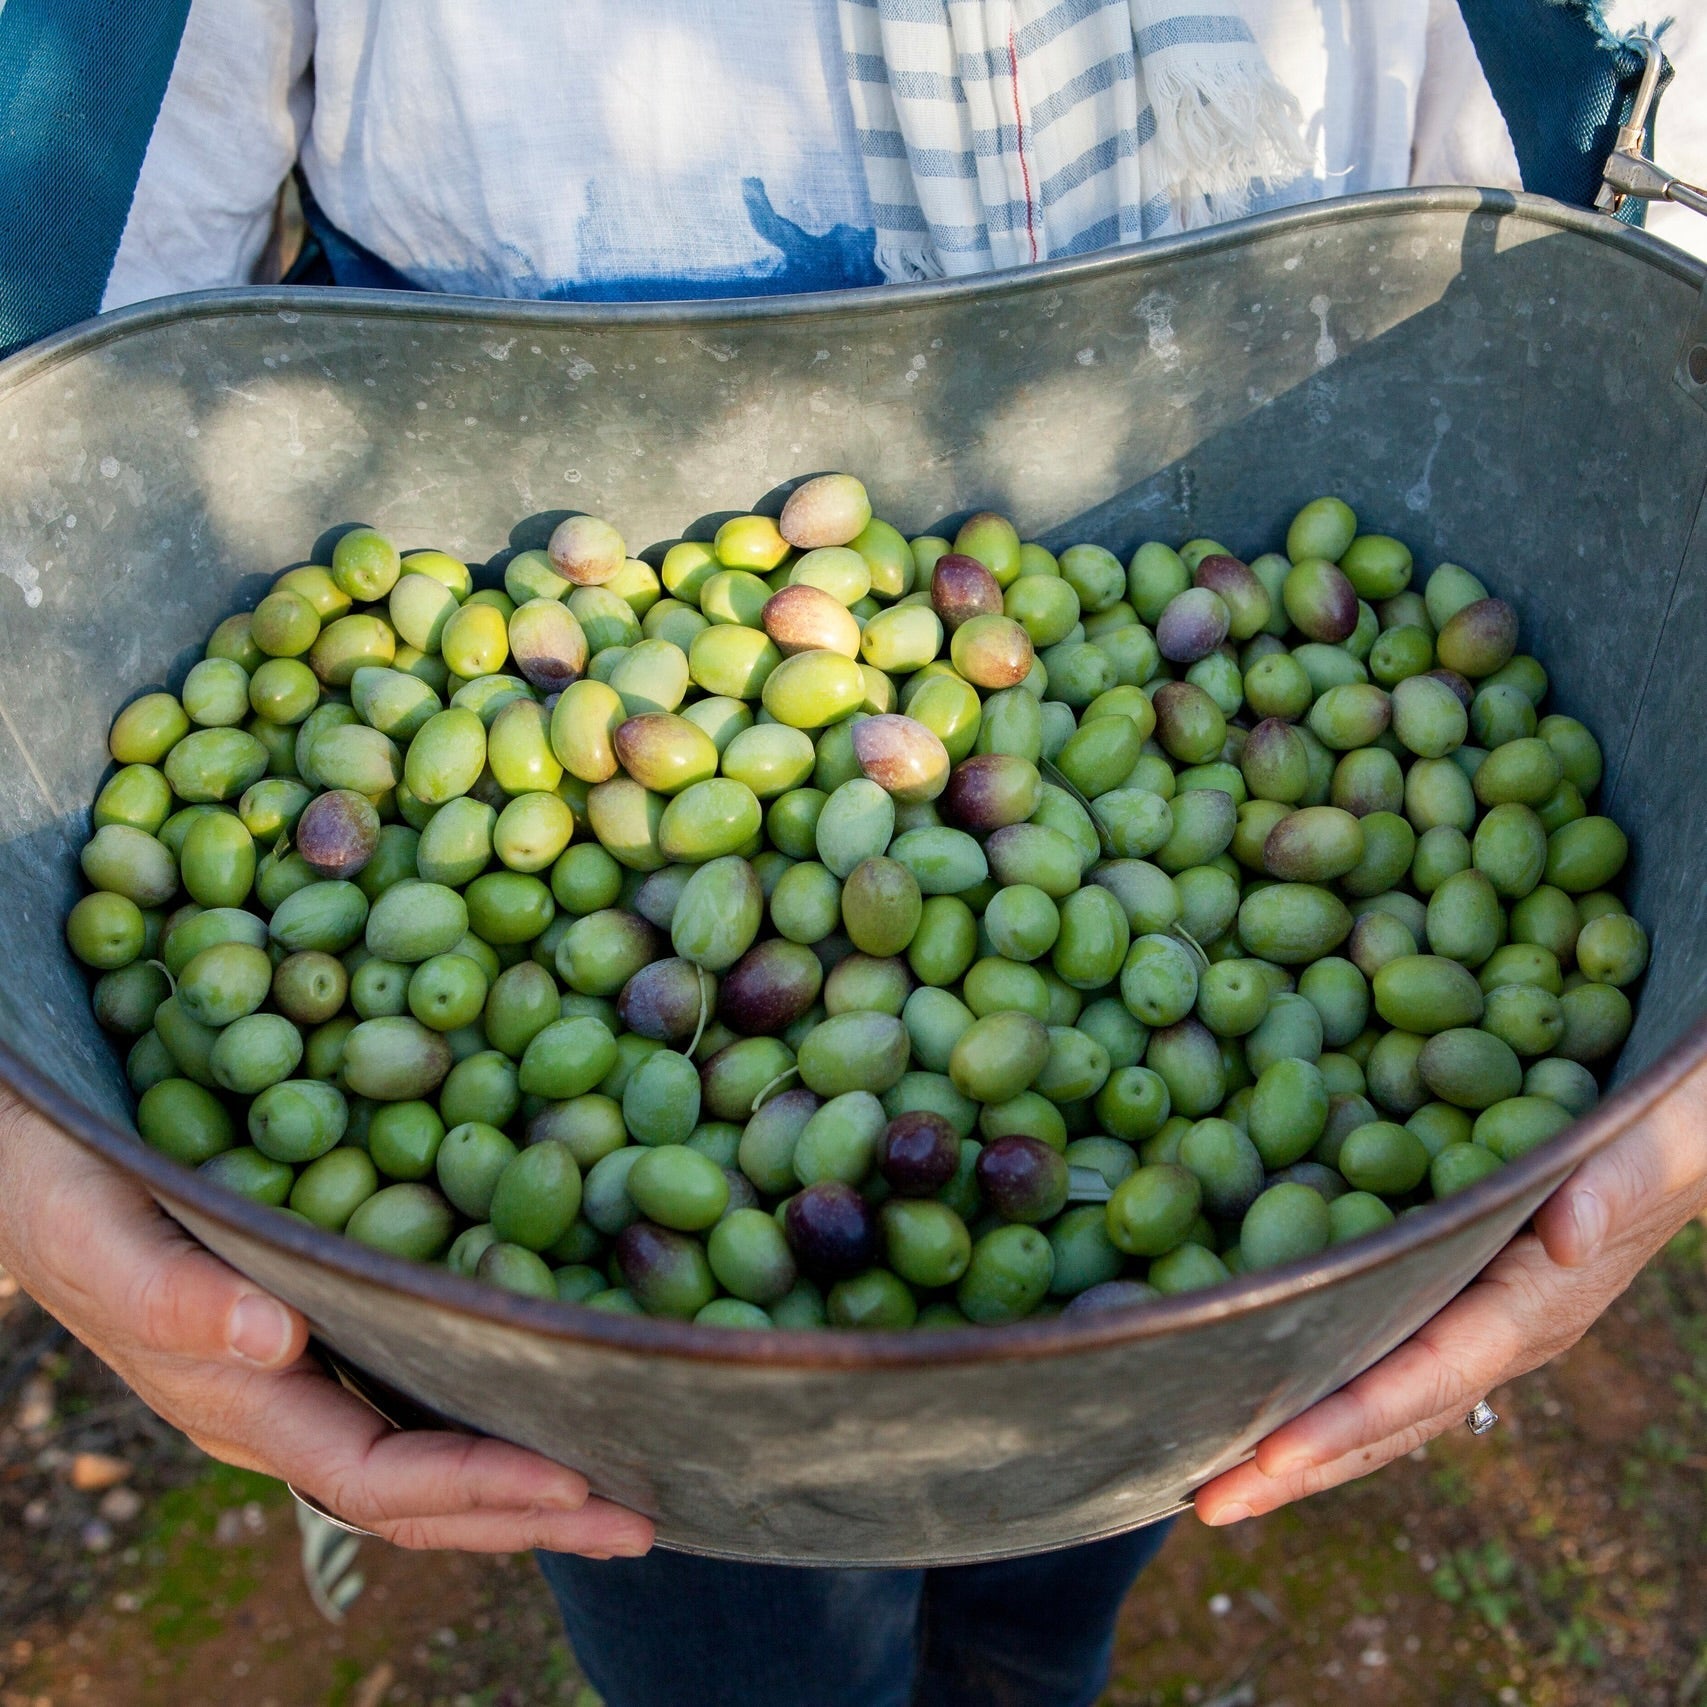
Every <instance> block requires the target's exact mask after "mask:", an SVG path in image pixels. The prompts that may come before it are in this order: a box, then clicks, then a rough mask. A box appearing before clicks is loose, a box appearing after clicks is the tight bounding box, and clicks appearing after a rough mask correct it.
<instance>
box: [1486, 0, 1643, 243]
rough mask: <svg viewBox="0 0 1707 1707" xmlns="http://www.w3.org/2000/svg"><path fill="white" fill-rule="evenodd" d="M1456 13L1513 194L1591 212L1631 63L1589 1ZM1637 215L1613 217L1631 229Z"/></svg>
mask: <svg viewBox="0 0 1707 1707" xmlns="http://www.w3.org/2000/svg"><path fill="white" fill-rule="evenodd" d="M1458 9H1459V11H1461V12H1462V13H1463V15H1464V23H1465V26H1466V28H1467V29H1468V30H1469V32H1470V40H1471V42H1472V43H1473V44H1474V46H1475V49H1476V57H1477V58H1478V59H1479V60H1480V61H1481V63H1482V73H1483V75H1484V76H1485V77H1486V78H1487V80H1488V87H1489V88H1490V89H1492V91H1493V95H1494V99H1495V101H1497V102H1498V103H1499V109H1500V111H1501V113H1503V114H1504V115H1505V122H1506V129H1507V130H1508V131H1510V132H1511V142H1512V148H1513V149H1514V151H1515V152H1516V154H1517V165H1518V171H1519V172H1520V173H1521V174H1522V178H1523V187H1524V188H1525V189H1526V190H1533V191H1535V192H1536V193H1537V194H1539V195H1544V196H1552V197H1553V198H1554V199H1555V200H1557V201H1562V202H1571V203H1574V204H1575V205H1576V206H1578V207H1592V206H1593V205H1594V198H1595V195H1596V193H1597V192H1598V190H1599V189H1600V173H1601V167H1602V166H1603V165H1604V164H1605V162H1606V157H1607V155H1609V154H1610V153H1611V152H1612V146H1613V143H1614V141H1615V140H1616V139H1617V135H1618V127H1619V125H1621V124H1623V123H1624V122H1625V120H1626V119H1627V118H1628V117H1629V114H1630V107H1631V103H1632V101H1633V100H1634V98H1635V94H1636V85H1637V84H1638V83H1639V82H1640V81H1641V77H1642V56H1641V54H1639V53H1637V52H1636V51H1635V50H1634V49H1633V48H1630V47H1628V46H1626V45H1625V44H1624V42H1623V41H1621V40H1620V39H1619V38H1618V37H1616V36H1614V35H1613V34H1612V33H1611V32H1610V31H1609V30H1608V28H1607V26H1606V23H1605V20H1604V19H1603V18H1602V17H1601V13H1600V7H1599V6H1598V5H1597V4H1595V3H1594V0H1526V3H1520V0H1458ZM1643 208H1644V204H1643V203H1641V202H1638V201H1636V200H1634V199H1632V200H1630V201H1627V202H1626V203H1625V204H1624V210H1623V211H1622V212H1621V213H1620V214H1619V216H1618V217H1619V218H1620V219H1623V220H1625V221H1626V222H1627V223H1628V224H1632V225H1640V224H1641V223H1642V213H1643Z"/></svg>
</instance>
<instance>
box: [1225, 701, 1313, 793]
mask: <svg viewBox="0 0 1707 1707" xmlns="http://www.w3.org/2000/svg"><path fill="white" fill-rule="evenodd" d="M1239 768H1240V770H1241V771H1242V772H1243V773H1244V778H1245V786H1246V787H1247V788H1248V789H1249V790H1250V792H1251V794H1252V796H1253V797H1254V798H1255V799H1257V800H1278V801H1281V802H1282V803H1284V804H1285V805H1288V806H1291V805H1294V804H1296V803H1297V802H1298V801H1300V800H1302V799H1303V798H1304V795H1305V793H1306V791H1307V790H1308V789H1309V786H1310V750H1309V748H1308V747H1306V746H1305V745H1304V737H1303V736H1302V735H1300V734H1299V733H1298V731H1297V730H1296V729H1294V728H1293V727H1292V725H1291V724H1290V723H1283V722H1282V721H1281V720H1280V719H1279V718H1278V717H1265V718H1264V719H1263V720H1262V722H1260V723H1259V724H1258V725H1257V726H1256V728H1254V729H1253V730H1252V731H1251V732H1250V734H1249V735H1247V736H1246V737H1245V750H1244V752H1243V753H1242V754H1240V756H1239Z"/></svg>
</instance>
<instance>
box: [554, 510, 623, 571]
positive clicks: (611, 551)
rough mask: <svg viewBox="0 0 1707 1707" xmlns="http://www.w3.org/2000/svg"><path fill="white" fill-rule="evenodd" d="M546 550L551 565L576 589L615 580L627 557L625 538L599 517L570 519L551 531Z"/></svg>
mask: <svg viewBox="0 0 1707 1707" xmlns="http://www.w3.org/2000/svg"><path fill="white" fill-rule="evenodd" d="M546 551H547V552H548V553H549V554H550V557H551V566H552V568H553V569H555V570H556V571H557V573H558V574H559V575H561V576H562V577H563V579H564V580H565V581H572V582H574V584H575V585H576V586H577V587H596V586H600V585H602V584H603V583H604V582H606V581H610V580H613V579H615V577H616V575H617V574H618V573H619V572H620V571H621V569H622V566H623V563H624V562H625V561H626V560H627V557H628V547H627V546H625V545H624V544H623V542H622V535H621V534H619V533H618V532H617V531H616V529H615V528H613V527H612V526H611V525H610V523H609V522H605V521H600V520H599V518H598V517H597V516H567V517H565V518H564V520H562V521H560V522H559V523H558V524H557V526H556V527H555V528H554V529H553V530H552V533H551V540H550V543H549V544H548V545H547V546H546Z"/></svg>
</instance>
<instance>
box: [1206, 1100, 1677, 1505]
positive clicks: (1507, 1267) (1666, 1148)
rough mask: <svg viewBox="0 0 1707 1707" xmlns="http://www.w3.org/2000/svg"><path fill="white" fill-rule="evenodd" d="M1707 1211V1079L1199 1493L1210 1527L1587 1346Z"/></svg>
mask: <svg viewBox="0 0 1707 1707" xmlns="http://www.w3.org/2000/svg"><path fill="white" fill-rule="evenodd" d="M1704 1209H1707V1076H1703V1075H1701V1074H1697V1075H1696V1077H1695V1078H1693V1079H1691V1080H1688V1081H1686V1082H1685V1083H1684V1084H1683V1085H1681V1086H1679V1087H1678V1089H1677V1091H1676V1092H1675V1093H1674V1094H1673V1095H1672V1096H1670V1097H1669V1098H1667V1100H1666V1101H1665V1103H1664V1104H1662V1105H1661V1106H1660V1107H1658V1108H1656V1109H1654V1110H1652V1111H1651V1112H1650V1113H1649V1114H1648V1115H1647V1116H1646V1117H1645V1118H1644V1119H1643V1120H1642V1121H1641V1122H1640V1124H1638V1125H1637V1126H1635V1127H1634V1128H1632V1129H1631V1130H1630V1131H1628V1132H1626V1133H1625V1134H1624V1135H1623V1136H1622V1137H1620V1138H1618V1139H1616V1140H1614V1141H1613V1142H1612V1143H1611V1144H1609V1145H1607V1147H1606V1148H1605V1149H1604V1150H1601V1151H1600V1152H1599V1153H1598V1154H1596V1155H1594V1156H1591V1157H1590V1158H1589V1160H1588V1161H1586V1162H1584V1163H1583V1165H1582V1166H1581V1167H1580V1168H1578V1169H1577V1171H1576V1172H1575V1173H1574V1174H1572V1175H1571V1177H1570V1178H1569V1179H1568V1180H1567V1181H1566V1182H1565V1183H1564V1184H1563V1185H1562V1186H1561V1187H1560V1188H1559V1190H1558V1191H1556V1192H1555V1193H1554V1194H1553V1196H1552V1197H1550V1198H1549V1199H1548V1200H1547V1202H1546V1203H1544V1204H1543V1205H1542V1206H1541V1208H1540V1209H1539V1210H1538V1211H1537V1212H1536V1215H1535V1221H1534V1227H1533V1231H1529V1232H1525V1233H1522V1234H1520V1235H1519V1236H1518V1237H1517V1238H1516V1239H1514V1240H1513V1241H1512V1242H1511V1244H1509V1245H1508V1246H1507V1247H1506V1248H1505V1250H1503V1251H1502V1252H1501V1253H1500V1254H1499V1256H1498V1257H1496V1258H1495V1259H1494V1261H1493V1262H1492V1263H1491V1264H1490V1265H1489V1266H1488V1267H1487V1268H1486V1269H1485V1270H1484V1271H1483V1272H1482V1274H1481V1275H1480V1277H1479V1278H1478V1279H1477V1280H1476V1281H1475V1282H1474V1283H1473V1284H1472V1285H1471V1286H1469V1287H1468V1288H1467V1289H1466V1290H1465V1291H1463V1292H1461V1293H1460V1294H1459V1295H1458V1297H1457V1298H1455V1299H1454V1300H1453V1301H1452V1303H1450V1304H1449V1305H1447V1307H1446V1308H1445V1309H1444V1310H1442V1311H1441V1312H1440V1314H1439V1315H1437V1316H1435V1317H1434V1318H1433V1319H1432V1320H1431V1321H1429V1322H1428V1323H1426V1324H1425V1325H1424V1326H1423V1327H1422V1328H1420V1329H1419V1330H1418V1331H1417V1332H1416V1334H1414V1335H1413V1336H1412V1337H1411V1338H1410V1339H1408V1340H1406V1341H1405V1343H1404V1344H1403V1345H1401V1346H1399V1347H1398V1348H1397V1349H1396V1350H1394V1351H1392V1352H1391V1353H1389V1354H1388V1355H1387V1356H1386V1357H1384V1358H1383V1359H1382V1360H1381V1361H1380V1362H1379V1363H1377V1364H1376V1365H1375V1366H1374V1367H1373V1368H1372V1369H1370V1370H1368V1371H1366V1372H1365V1373H1364V1374H1362V1375H1360V1376H1359V1377H1358V1378H1357V1379H1356V1380H1355V1381H1353V1382H1352V1383H1351V1384H1350V1385H1349V1386H1346V1387H1342V1388H1341V1389H1340V1390H1339V1391H1338V1392H1337V1393H1333V1394H1330V1395H1329V1396H1328V1397H1327V1398H1326V1399H1323V1400H1322V1401H1321V1403H1320V1404H1317V1405H1314V1406H1312V1407H1311V1409H1309V1410H1307V1411H1305V1412H1304V1414H1303V1415H1302V1416H1300V1417H1297V1418H1295V1419H1294V1420H1293V1421H1292V1422H1289V1423H1287V1424H1286V1425H1285V1427H1283V1428H1280V1429H1278V1430H1276V1432H1275V1433H1273V1434H1271V1435H1270V1436H1269V1437H1268V1438H1267V1439H1266V1440H1264V1441H1263V1442H1262V1444H1261V1445H1259V1446H1258V1447H1257V1450H1256V1457H1255V1458H1254V1459H1252V1460H1251V1461H1250V1462H1248V1463H1245V1464H1240V1465H1238V1466H1237V1467H1236V1468H1234V1469H1232V1470H1228V1471H1227V1472H1226V1473H1225V1474H1223V1475H1220V1476H1217V1477H1216V1478H1215V1479H1214V1480H1213V1481H1212V1482H1206V1483H1205V1484H1204V1485H1203V1486H1202V1487H1201V1488H1199V1489H1198V1490H1197V1494H1196V1499H1195V1503H1196V1506H1197V1515H1198V1516H1199V1517H1201V1518H1202V1519H1203V1521H1204V1522H1205V1523H1210V1524H1227V1523H1237V1522H1239V1521H1240V1520H1241V1519H1243V1518H1247V1517H1258V1516H1261V1515H1262V1514H1263V1513H1265V1512H1270V1511H1273V1510H1275V1509H1276V1508H1277V1507H1279V1506H1283V1505H1286V1504H1288V1503H1290V1502H1291V1501H1292V1500H1295V1499H1300V1498H1302V1497H1303V1496H1304V1495H1306V1494H1314V1493H1319V1492H1320V1491H1321V1490H1322V1489H1324V1488H1331V1487H1335V1486H1337V1485H1338V1484H1339V1483H1341V1482H1349V1481H1351V1480H1352V1479H1353V1478H1354V1477H1357V1476H1364V1475H1367V1474H1368V1473H1369V1472H1370V1471H1371V1470H1377V1469H1379V1468H1380V1467H1381V1466H1382V1465H1383V1464H1386V1463H1389V1462H1390V1461H1391V1460H1393V1459H1395V1458H1398V1457H1401V1456H1403V1455H1404V1454H1405V1453H1407V1452H1412V1451H1414V1450H1415V1449H1416V1448H1417V1447H1418V1446H1420V1445H1421V1444H1422V1443H1423V1442H1424V1441H1426V1440H1432V1439H1433V1438H1434V1436H1435V1435H1437V1434H1441V1433H1444V1432H1445V1431H1446V1430H1447V1429H1449V1428H1462V1427H1463V1426H1464V1418H1465V1416H1466V1415H1467V1414H1468V1412H1469V1411H1470V1410H1471V1409H1472V1408H1473V1407H1474V1406H1475V1404H1476V1401H1477V1400H1478V1399H1482V1398H1485V1397H1486V1396H1487V1395H1488V1394H1489V1393H1490V1392H1492V1391H1493V1389H1494V1388H1496V1387H1498V1386H1500V1385H1501V1384H1502V1383H1504V1382H1507V1381H1510V1380H1513V1379H1515V1378H1516V1377H1517V1376H1519V1375H1524V1374H1527V1373H1528V1372H1529V1371H1530V1370H1531V1369H1538V1368H1539V1367H1540V1366H1541V1365H1542V1364H1543V1363H1546V1362H1548V1361H1549V1360H1550V1359H1551V1358H1554V1357H1557V1356H1558V1355H1559V1353H1560V1352H1562V1351H1565V1350H1567V1349H1569V1348H1570V1347H1571V1346H1573V1345H1575V1344H1576V1343H1577V1341H1578V1340H1579V1339H1581V1338H1582V1336H1583V1334H1584V1333H1585V1332H1586V1331H1587V1330H1588V1328H1589V1327H1590V1325H1591V1324H1592V1323H1593V1322H1594V1321H1595V1319H1596V1318H1597V1317H1598V1316H1599V1315H1600V1314H1601V1313H1602V1311H1604V1310H1605V1309H1606V1308H1607V1307H1608V1306H1609V1305H1610V1304H1611V1303H1612V1301H1613V1300H1614V1299H1615V1298H1617V1297H1618V1295H1619V1294H1620V1293H1621V1292H1623V1291H1624V1289H1625V1288H1626V1287H1627V1286H1628V1285H1629V1284H1630V1283H1631V1281H1633V1280H1634V1279H1635V1278H1636V1276H1637V1274H1638V1273H1639V1272H1640V1271H1641V1269H1642V1267H1643V1265H1644V1264H1645V1263H1646V1262H1647V1261H1648V1259H1649V1258H1650V1257H1652V1256H1653V1255H1654V1253H1655V1252H1656V1251H1658V1250H1659V1249H1660V1248H1661V1246H1663V1245H1664V1244H1665V1243H1666V1241H1667V1240H1668V1239H1670V1238H1671V1237H1672V1235H1673V1234H1675V1233H1676V1232H1677V1231H1678V1230H1679V1229H1680V1228H1682V1227H1684V1226H1685V1225H1687V1224H1688V1222H1689V1221H1690V1220H1691V1219H1692V1218H1693V1217H1694V1216H1697V1215H1699V1214H1701V1213H1702V1211H1703V1210H1704Z"/></svg>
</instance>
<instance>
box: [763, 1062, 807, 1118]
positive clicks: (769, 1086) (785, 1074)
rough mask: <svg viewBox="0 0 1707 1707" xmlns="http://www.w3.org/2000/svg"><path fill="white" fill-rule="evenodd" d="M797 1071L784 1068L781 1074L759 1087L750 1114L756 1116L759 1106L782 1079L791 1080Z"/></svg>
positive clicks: (791, 1068) (792, 1068)
mask: <svg viewBox="0 0 1707 1707" xmlns="http://www.w3.org/2000/svg"><path fill="white" fill-rule="evenodd" d="M799 1071H800V1069H799V1068H798V1067H788V1068H785V1069H784V1070H783V1071H782V1072H780V1073H778V1074H777V1076H776V1077H775V1078H774V1079H772V1080H770V1081H769V1082H768V1083H766V1084H762V1085H760V1086H759V1091H758V1095H757V1096H755V1097H754V1098H753V1108H752V1112H753V1113H754V1114H757V1113H758V1112H759V1104H760V1103H762V1102H763V1101H764V1100H765V1098H766V1097H768V1096H769V1095H770V1094H771V1092H772V1091H774V1090H775V1089H776V1088H777V1086H778V1085H780V1084H781V1083H782V1082H783V1080H784V1079H792V1078H793V1077H794V1076H795V1074H797V1073H798V1072H799Z"/></svg>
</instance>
